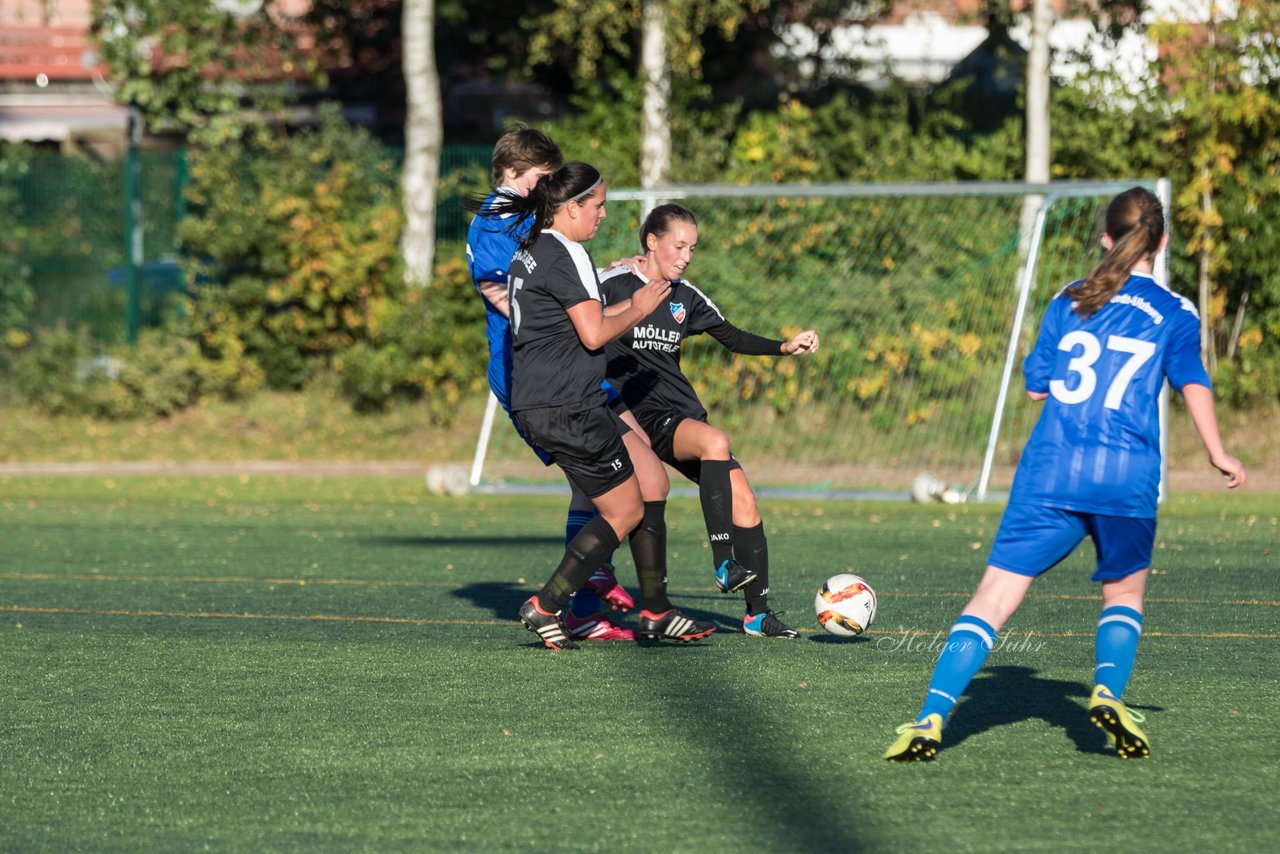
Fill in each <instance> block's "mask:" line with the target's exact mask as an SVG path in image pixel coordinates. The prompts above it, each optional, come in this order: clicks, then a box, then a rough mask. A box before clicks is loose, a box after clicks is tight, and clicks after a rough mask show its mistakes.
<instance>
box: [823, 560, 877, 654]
mask: <svg viewBox="0 0 1280 854" xmlns="http://www.w3.org/2000/svg"><path fill="white" fill-rule="evenodd" d="M813 610H814V613H816V614H817V615H818V623H819V624H820V625H821V626H822V628H824V629H826V630H827V631H828V632H830V633H831V634H833V635H839V636H840V637H843V638H851V637H854V636H855V635H860V634H862V633H863V632H865V631H866V630H867V627H868V626H870V625H871V623H872V622H873V621H874V620H875V618H876V591H874V590H872V589H871V585H870V584H868V583H867V582H866V579H864V578H862V577H861V576H858V575H852V574H848V573H845V574H842V575H833V576H831V577H830V578H828V579H827V580H826V582H825V583H824V584H823V585H822V589H821V590H819V591H818V596H817V598H815V599H814V600H813Z"/></svg>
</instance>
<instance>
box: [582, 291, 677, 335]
mask: <svg viewBox="0 0 1280 854" xmlns="http://www.w3.org/2000/svg"><path fill="white" fill-rule="evenodd" d="M670 293H671V283H670V282H666V281H663V280H661V279H653V280H651V281H649V282H648V283H646V284H644V285H643V286H641V287H640V288H639V289H638V290H637V291H636V292H635V293H633V294H632V295H631V304H630V305H628V306H627V307H626V308H625V309H624V310H622V311H620V312H618V313H617V314H612V315H607V314H606V313H605V311H603V310H602V309H601V307H600V303H598V302H596V301H595V300H583V301H582V302H580V303H578V304H577V305H574V306H571V307H570V308H569V309H568V313H569V319H570V320H571V321H572V322H573V328H574V330H576V331H577V333H578V338H579V339H581V340H582V343H583V345H585V346H586V347H587V349H589V350H598V349H600V348H601V347H603V346H604V345H605V344H608V343H609V342H610V341H612V340H614V339H615V338H618V337H619V336H621V335H622V334H623V333H624V332H626V331H627V330H628V329H630V328H631V327H632V326H634V325H635V324H637V323H639V322H640V321H642V320H644V319H645V318H646V317H648V316H649V315H650V314H652V313H653V310H654V309H655V308H657V307H658V305H659V304H660V303H661V302H662V301H663V300H664V299H666V298H667V296H668V295H669V294H670Z"/></svg>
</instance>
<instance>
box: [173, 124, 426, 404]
mask: <svg viewBox="0 0 1280 854" xmlns="http://www.w3.org/2000/svg"><path fill="white" fill-rule="evenodd" d="M190 175H191V184H190V185H189V187H188V190H187V199H188V203H189V205H190V206H191V210H192V215H191V216H189V217H188V219H187V220H186V221H185V222H184V223H183V224H182V227H181V229H180V240H181V244H182V249H183V253H184V255H185V256H186V257H187V259H188V264H187V265H186V266H187V267H188V269H192V270H193V271H194V275H195V278H194V281H195V282H196V283H197V284H196V287H197V288H198V297H197V302H198V303H199V305H198V306H197V307H196V309H197V310H196V311H195V312H194V313H193V315H192V317H191V324H192V335H193V337H195V338H196V340H198V341H200V342H201V343H202V346H203V347H206V348H207V347H208V346H209V344H210V342H211V341H213V340H215V339H221V340H223V342H224V344H225V337H226V336H225V335H222V334H220V333H219V331H218V326H220V325H221V324H222V323H223V322H225V318H228V317H235V318H237V320H236V324H237V327H238V339H239V342H240V344H241V345H242V346H243V354H242V355H243V358H246V359H248V360H251V361H253V362H254V363H255V365H256V366H257V367H256V369H250V370H249V371H247V372H246V371H243V370H240V369H239V368H236V369H233V370H230V371H228V372H227V373H229V374H231V375H233V376H244V375H246V373H247V374H257V375H260V376H261V377H262V378H263V379H264V380H265V382H266V383H267V385H269V386H271V387H273V388H284V389H288V388H300V387H302V385H303V384H305V383H306V382H307V380H308V379H309V378H310V377H311V376H312V375H313V374H314V373H315V372H316V371H319V370H322V369H324V368H325V367H327V366H328V365H329V364H330V363H331V362H332V360H333V358H334V357H335V356H336V355H337V354H339V353H342V352H344V351H346V350H347V349H349V348H350V347H352V346H353V345H354V344H356V343H357V342H360V341H364V340H367V338H368V333H367V327H368V324H369V317H370V316H371V314H373V313H376V312H377V311H378V310H379V309H378V305H379V303H380V302H382V301H386V300H391V301H398V300H399V299H401V298H402V295H403V293H404V290H405V285H404V282H403V277H402V275H401V272H400V261H399V250H398V241H399V236H400V222H401V213H400V200H399V193H398V189H397V185H396V180H397V172H396V170H395V168H394V165H393V162H392V158H391V157H390V154H389V152H387V151H386V149H384V148H383V147H382V146H380V145H379V144H378V143H377V142H376V141H374V140H373V139H372V138H371V137H370V136H369V135H368V133H367V132H366V131H364V130H363V129H360V128H354V127H351V126H349V125H347V124H346V123H344V122H343V121H342V120H341V119H340V118H339V116H338V113H337V111H336V110H335V109H330V108H326V109H324V110H322V111H321V121H320V124H319V125H318V126H317V127H316V128H311V129H304V130H302V131H299V132H296V133H294V134H292V135H289V136H284V137H280V136H275V135H269V134H248V135H246V137H245V138H244V139H243V140H242V141H240V142H237V143H232V144H228V145H225V146H221V147H218V148H216V149H208V150H203V151H200V152H198V153H196V154H195V155H194V156H193V157H192V159H191V170H190ZM228 176H232V177H231V179H230V180H228ZM211 292H212V293H211ZM219 349H220V350H221V351H222V352H221V353H209V352H208V351H207V350H206V356H209V357H210V358H218V357H220V356H222V355H225V354H226V352H227V351H226V348H225V346H223V347H221V348H219ZM240 355H241V354H238V353H237V354H235V356H236V357H237V358H239V357H240Z"/></svg>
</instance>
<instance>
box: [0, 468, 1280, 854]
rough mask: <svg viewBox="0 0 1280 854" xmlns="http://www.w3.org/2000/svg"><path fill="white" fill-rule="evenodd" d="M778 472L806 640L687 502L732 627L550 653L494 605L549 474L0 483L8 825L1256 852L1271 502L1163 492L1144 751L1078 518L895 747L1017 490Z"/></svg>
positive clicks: (244, 846) (606, 845)
mask: <svg viewBox="0 0 1280 854" xmlns="http://www.w3.org/2000/svg"><path fill="white" fill-rule="evenodd" d="M763 504H764V506H763V511H764V513H765V518H766V528H767V531H768V534H769V538H770V539H769V546H770V554H771V558H772V566H773V577H772V578H771V580H770V581H771V586H772V589H773V594H772V602H773V604H774V607H776V608H782V609H785V610H787V611H788V614H787V617H788V619H789V620H790V621H792V622H793V623H794V624H796V625H798V626H800V627H802V629H803V631H804V633H803V634H802V635H801V638H800V639H798V640H794V641H782V640H767V639H760V638H748V637H746V636H744V635H743V634H742V633H741V631H740V625H741V624H740V620H741V601H740V600H739V599H737V598H736V597H733V596H722V595H720V594H718V593H716V592H715V591H714V589H713V587H712V585H711V573H710V560H709V558H708V552H707V550H706V548H705V546H704V539H705V535H704V533H703V531H702V521H701V516H700V513H699V509H698V505H697V503H696V501H692V500H687V499H682V500H675V501H672V502H671V504H670V506H669V510H668V518H669V522H670V549H671V561H670V563H671V570H670V577H671V583H672V587H673V591H674V592H673V599H674V600H675V601H676V602H677V604H678V605H680V606H682V607H684V608H685V609H686V610H688V611H689V612H691V613H693V614H694V615H696V616H698V617H701V618H704V619H712V620H715V621H716V622H717V623H718V624H719V625H720V626H721V628H722V631H720V632H717V634H716V635H714V636H712V637H711V638H710V639H709V640H708V641H706V642H702V643H698V644H692V645H688V646H670V645H668V646H661V647H637V646H634V645H631V644H599V643H596V644H590V645H588V646H587V648H585V649H583V650H581V651H578V652H559V653H553V652H551V651H549V650H546V649H543V648H540V647H539V646H538V645H536V643H535V642H534V638H533V636H532V635H530V634H529V633H528V632H526V631H524V629H522V628H521V627H520V626H519V624H518V623H516V622H515V621H514V619H513V614H514V612H515V610H516V608H517V607H518V605H519V603H520V601H521V600H522V599H524V598H525V597H527V596H528V595H529V594H530V593H531V592H532V591H533V590H534V589H535V588H536V585H537V584H539V583H540V582H541V581H542V580H544V579H545V577H546V576H547V575H548V574H549V573H550V571H551V570H552V568H553V567H554V565H555V563H556V562H557V561H558V559H559V557H560V553H561V549H562V545H561V540H562V537H561V533H562V531H563V506H564V501H563V500H562V499H561V498H560V497H546V496H542V497H529V496H471V497H468V498H465V499H447V498H437V497H433V496H429V495H428V494H427V493H426V491H425V490H424V489H423V487H422V485H421V483H420V482H418V481H414V480H408V479H403V480H401V479H390V478H388V479H320V478H297V479H287V478H259V477H254V478H225V479H219V478H173V477H170V478H142V477H138V478H132V477H117V478H114V479H111V478H65V479H59V478H34V477H33V478H17V477H11V478H0V849H3V850H13V851H28V850H41V849H44V850H71V849H76V850H80V849H92V850H101V849H116V850H129V851H136V850H190V849H196V848H205V847H208V848H214V849H222V850H228V849H231V850H241V851H243V850H255V851H256V850H290V849H300V848H342V849H350V848H357V849H368V850H387V849H411V850H486V851H487V850H509V851H523V850H545V851H563V850H570V851H572V850H610V851H617V850H623V851H728V850H737V849H744V848H745V849H754V850H765V851H819V850H822V851H859V850H870V851H875V850H937V849H943V848H946V849H948V850H962V851H963V850H1003V851H1035V850H1042V851H1063V850H1080V851H1089V850H1098V849H1101V848H1104V847H1106V848H1115V849H1117V850H1131V851H1154V850H1161V849H1164V850H1192V849H1196V848H1203V849H1206V850H1232V849H1235V850H1264V849H1266V848H1268V847H1270V844H1272V843H1270V842H1268V840H1272V841H1273V840H1274V832H1275V831H1274V821H1273V818H1274V815H1275V810H1274V792H1275V791H1276V789H1277V782H1278V781H1277V779H1276V777H1277V769H1278V768H1280V761H1278V760H1280V748H1278V747H1277V741H1276V738H1275V735H1274V730H1275V728H1274V720H1275V716H1274V713H1273V709H1274V708H1275V707H1276V705H1277V702H1278V701H1280V688H1278V686H1277V678H1278V676H1280V662H1278V659H1277V656H1275V654H1274V649H1275V646H1276V641H1277V639H1278V638H1280V625H1278V624H1277V619H1276V616H1277V608H1280V601H1278V600H1280V590H1278V589H1277V586H1278V585H1277V581H1276V573H1275V567H1276V566H1277V555H1276V554H1275V550H1276V548H1277V541H1278V540H1280V536H1278V527H1277V518H1276V517H1277V511H1276V509H1275V508H1276V504H1275V501H1274V497H1272V496H1258V495H1249V494H1243V495H1239V496H1236V495H1226V494H1221V495H1217V494H1215V495H1213V496H1198V495H1189V496H1175V497H1174V499H1173V500H1172V501H1171V502H1170V503H1169V505H1168V506H1167V507H1166V508H1164V510H1163V511H1162V518H1161V526H1160V531H1159V534H1158V541H1157V549H1156V557H1155V562H1154V563H1155V574H1154V576H1153V578H1152V579H1151V583H1150V587H1149V599H1148V605H1147V613H1146V621H1145V631H1146V634H1145V635H1144V638H1143V641H1142V647H1141V649H1140V651H1139V656H1138V664H1137V668H1136V670H1135V673H1134V676H1133V679H1132V681H1131V683H1130V687H1129V691H1128V693H1127V694H1126V700H1128V701H1129V702H1130V704H1131V705H1133V706H1134V707H1135V708H1137V709H1139V710H1142V711H1144V712H1145V714H1146V715H1147V725H1146V731H1147V734H1148V735H1149V736H1150V738H1151V742H1152V757H1151V758H1150V759H1149V760H1146V761H1122V760H1120V759H1118V758H1117V757H1115V756H1114V755H1113V754H1111V753H1110V752H1108V751H1107V750H1106V740H1105V736H1103V734H1102V733H1101V732H1100V731H1099V730H1097V729H1095V728H1094V727H1093V726H1092V724H1090V723H1089V721H1088V718H1087V715H1086V714H1085V704H1086V702H1087V699H1088V692H1089V689H1090V687H1091V685H1090V676H1091V671H1092V665H1093V627H1094V624H1095V622H1096V619H1097V611H1098V601H1099V600H1098V597H1097V588H1096V586H1095V585H1092V584H1091V583H1090V582H1089V581H1088V575H1089V573H1090V571H1091V562H1092V561H1091V556H1090V554H1089V553H1088V550H1087V549H1085V550H1081V551H1080V552H1079V553H1077V554H1076V555H1074V556H1072V557H1071V558H1069V559H1068V560H1067V561H1066V562H1065V563H1064V564H1063V565H1061V566H1059V567H1058V568H1057V569H1056V570H1054V572H1052V573H1050V574H1049V575H1048V576H1047V577H1045V578H1044V579H1041V580H1040V581H1038V582H1037V583H1036V585H1035V586H1034V587H1033V588H1032V595H1031V596H1030V597H1029V598H1028V600H1027V602H1026V603H1025V604H1024V605H1023V607H1022V609H1021V610H1020V611H1019V612H1018V613H1017V614H1016V615H1015V616H1014V618H1013V620H1011V621H1010V624H1009V625H1008V626H1007V627H1006V630H1005V642H1004V646H1002V647H1001V648H999V649H997V650H996V651H995V652H994V653H992V655H991V657H990V658H989V660H988V663H987V667H986V668H985V669H984V670H983V671H982V672H981V673H980V674H979V676H978V678H977V679H976V680H975V681H974V682H973V684H972V685H971V687H970V690H969V692H968V693H967V694H966V698H965V699H964V700H963V701H962V703H961V705H960V706H959V707H958V709H957V711H956V713H955V715H954V716H953V718H952V721H951V723H950V724H949V725H948V727H947V729H946V730H945V732H944V742H943V749H942V751H941V752H940V753H939V756H938V760H937V761H936V762H934V763H932V764H921V765H910V766H898V765H890V764H888V763H885V762H883V761H881V759H880V758H879V757H880V754H881V752H882V751H883V750H884V748H885V747H886V746H887V745H888V743H889V742H890V741H891V740H892V738H893V730H894V727H895V726H896V725H897V724H899V723H901V722H903V721H905V720H907V719H908V718H909V717H911V716H912V715H914V713H915V711H916V709H917V708H918V705H919V702H920V699H921V697H922V695H923V692H924V688H925V685H926V684H927V682H928V679H929V674H930V671H931V668H932V661H933V657H934V655H936V652H937V643H938V641H939V640H940V637H941V636H940V635H939V634H938V633H945V631H946V630H947V628H948V627H949V626H950V624H951V621H952V620H953V619H954V617H955V615H956V614H957V613H958V612H959V609H960V608H961V607H962V605H963V604H964V602H965V600H966V598H967V596H968V594H969V593H970V592H971V590H972V588H973V586H974V584H975V583H976V580H977V578H978V575H979V574H980V571H981V568H982V564H983V561H984V558H985V556H986V550H987V549H988V548H989V546H990V543H991V538H992V535H993V533H994V530H995V527H996V524H997V523H998V521H999V515H1000V510H1001V508H1000V507H999V506H992V505H981V506H961V507H947V506H943V505H934V506H929V507H919V506H914V505H909V504H897V503H892V504H891V503H864V502H848V503H817V502H790V501H765V502H763ZM618 563H619V575H620V577H621V579H622V580H623V581H624V582H626V583H627V585H628V586H629V587H630V588H631V589H632V590H633V592H634V591H635V586H634V573H633V572H632V570H631V567H630V559H629V557H628V556H627V555H626V554H625V553H623V554H620V555H619V558H618ZM842 571H853V572H857V573H859V574H861V575H863V576H865V577H866V578H867V579H868V580H869V581H870V582H871V583H872V584H873V585H874V586H875V588H876V590H877V592H878V593H879V607H880V610H879V614H878V617H877V619H876V622H875V624H874V625H873V626H872V628H871V630H870V631H869V632H868V633H867V634H866V635H864V636H863V637H861V638H857V639H853V640H840V639H836V638H833V637H829V636H827V635H825V634H823V633H821V631H820V630H818V629H817V626H816V623H815V621H814V619H813V615H812V601H813V596H814V593H815V592H816V590H817V588H818V586H819V585H820V584H821V582H822V581H823V580H824V579H825V578H826V577H828V576H829V575H832V574H835V573H837V572H842ZM630 624H632V625H634V617H632V618H630Z"/></svg>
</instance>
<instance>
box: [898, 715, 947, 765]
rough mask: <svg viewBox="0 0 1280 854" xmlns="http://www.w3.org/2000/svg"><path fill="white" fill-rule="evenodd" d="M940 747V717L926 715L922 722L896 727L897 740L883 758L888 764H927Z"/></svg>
mask: <svg viewBox="0 0 1280 854" xmlns="http://www.w3.org/2000/svg"><path fill="white" fill-rule="evenodd" d="M941 745H942V715H939V714H932V715H926V716H925V718H924V720H922V721H915V722H914V723H905V724H903V725H902V726H900V727H898V740H897V741H895V742H894V743H893V744H891V745H889V749H888V750H886V751H885V752H884V758H885V759H888V760H889V761H890V762H928V761H929V760H931V759H933V757H934V756H936V755H937V753H938V748H939V747H940V746H941Z"/></svg>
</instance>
